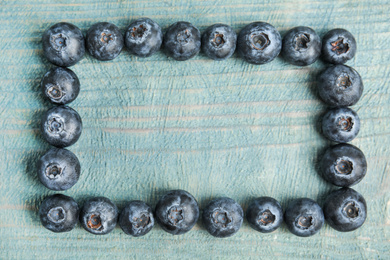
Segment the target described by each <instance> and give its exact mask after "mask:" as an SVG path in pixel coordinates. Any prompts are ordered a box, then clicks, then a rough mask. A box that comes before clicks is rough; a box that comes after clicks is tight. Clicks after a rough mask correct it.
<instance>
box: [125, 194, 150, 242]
mask: <svg viewBox="0 0 390 260" xmlns="http://www.w3.org/2000/svg"><path fill="white" fill-rule="evenodd" d="M119 225H120V227H121V228H122V230H123V232H125V233H126V234H127V235H131V236H134V237H140V236H144V235H146V234H147V233H149V232H150V231H151V230H152V228H153V226H154V216H153V211H152V208H151V207H150V206H149V205H148V204H146V203H145V202H143V201H139V200H135V201H130V202H129V203H128V204H127V205H126V207H125V208H124V209H123V210H122V212H121V214H120V216H119Z"/></svg>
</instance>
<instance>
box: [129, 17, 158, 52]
mask: <svg viewBox="0 0 390 260" xmlns="http://www.w3.org/2000/svg"><path fill="white" fill-rule="evenodd" d="M162 41H163V33H162V31H161V28H160V26H159V25H158V24H157V23H156V22H155V21H153V20H151V19H149V18H140V19H137V20H135V21H134V22H132V23H131V24H130V25H129V27H128V28H127V30H126V35H125V44H126V47H127V48H128V49H129V51H130V52H131V53H132V54H134V55H136V56H139V57H149V56H152V55H153V54H154V53H155V52H157V51H158V50H160V48H161V44H162Z"/></svg>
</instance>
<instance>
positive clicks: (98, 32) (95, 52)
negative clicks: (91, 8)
mask: <svg viewBox="0 0 390 260" xmlns="http://www.w3.org/2000/svg"><path fill="white" fill-rule="evenodd" d="M123 44H124V39H123V35H122V33H121V31H120V30H119V28H118V27H117V26H116V25H115V24H112V23H107V22H101V23H95V24H94V25H92V26H91V27H90V28H89V30H88V31H87V37H86V46H87V50H88V52H89V54H91V55H92V56H93V57H94V58H96V59H98V60H101V61H107V60H113V59H115V58H116V57H117V56H118V55H119V54H120V53H121V51H122V48H123Z"/></svg>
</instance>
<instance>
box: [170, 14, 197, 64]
mask: <svg viewBox="0 0 390 260" xmlns="http://www.w3.org/2000/svg"><path fill="white" fill-rule="evenodd" d="M200 41H201V37H200V32H199V30H198V28H196V27H195V26H193V25H192V24H191V23H188V22H183V21H180V22H176V23H174V24H172V25H171V26H169V28H168V29H167V31H166V32H165V36H164V48H165V50H166V52H167V54H168V55H169V56H170V57H172V58H174V59H175V60H178V61H184V60H188V59H191V58H193V57H194V56H195V55H197V54H198V53H199V51H200V45H201V42H200Z"/></svg>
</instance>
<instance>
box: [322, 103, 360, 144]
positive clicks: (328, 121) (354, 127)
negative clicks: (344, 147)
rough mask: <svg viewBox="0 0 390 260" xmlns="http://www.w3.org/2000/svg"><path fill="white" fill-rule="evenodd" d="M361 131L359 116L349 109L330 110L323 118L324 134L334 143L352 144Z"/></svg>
mask: <svg viewBox="0 0 390 260" xmlns="http://www.w3.org/2000/svg"><path fill="white" fill-rule="evenodd" d="M359 130H360V119H359V116H358V115H357V114H356V112H355V111H353V110H352V109H350V108H347V107H338V108H333V109H330V110H328V112H327V113H326V114H325V115H324V117H323V118H322V133H323V134H324V135H325V137H326V138H328V139H329V140H331V141H333V142H337V143H347V142H350V141H352V140H353V139H354V138H355V137H356V136H357V135H358V133H359Z"/></svg>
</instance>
